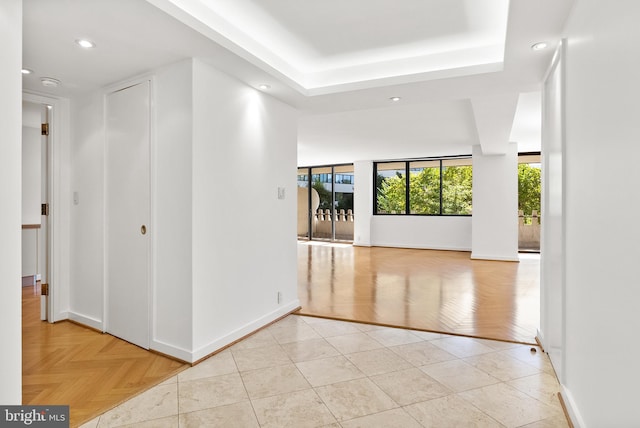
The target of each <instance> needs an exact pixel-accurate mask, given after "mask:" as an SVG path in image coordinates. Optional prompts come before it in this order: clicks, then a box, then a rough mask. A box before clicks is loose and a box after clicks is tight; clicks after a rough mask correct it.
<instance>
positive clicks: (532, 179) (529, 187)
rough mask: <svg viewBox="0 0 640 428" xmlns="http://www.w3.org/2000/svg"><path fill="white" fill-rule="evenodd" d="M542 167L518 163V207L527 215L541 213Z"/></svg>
mask: <svg viewBox="0 0 640 428" xmlns="http://www.w3.org/2000/svg"><path fill="white" fill-rule="evenodd" d="M540 187H541V181H540V168H536V167H533V166H531V165H529V164H526V163H521V164H519V165H518V209H519V210H522V211H523V212H524V214H525V215H531V212H532V211H533V210H536V211H538V214H540Z"/></svg>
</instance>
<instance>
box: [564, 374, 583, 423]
mask: <svg viewBox="0 0 640 428" xmlns="http://www.w3.org/2000/svg"><path fill="white" fill-rule="evenodd" d="M560 387H561V388H562V391H561V392H560V394H561V395H562V399H563V400H564V405H565V407H566V409H567V413H569V419H571V423H572V424H573V426H574V428H587V425H586V424H585V423H584V419H582V416H581V415H580V412H579V411H578V407H577V406H576V403H575V401H574V400H573V395H571V392H570V391H569V390H568V389H567V388H566V387H565V386H564V385H560Z"/></svg>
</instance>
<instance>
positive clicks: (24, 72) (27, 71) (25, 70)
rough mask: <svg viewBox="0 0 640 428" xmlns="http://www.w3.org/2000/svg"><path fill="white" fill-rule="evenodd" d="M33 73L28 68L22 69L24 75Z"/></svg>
mask: <svg viewBox="0 0 640 428" xmlns="http://www.w3.org/2000/svg"><path fill="white" fill-rule="evenodd" d="M31 73H33V70H30V69H28V68H23V69H22V74H31Z"/></svg>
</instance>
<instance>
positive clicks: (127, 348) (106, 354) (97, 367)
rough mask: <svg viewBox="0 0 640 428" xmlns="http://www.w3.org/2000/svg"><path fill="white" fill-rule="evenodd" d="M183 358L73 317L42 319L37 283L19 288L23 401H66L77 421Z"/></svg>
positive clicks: (172, 370)
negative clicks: (76, 321) (165, 354)
mask: <svg viewBox="0 0 640 428" xmlns="http://www.w3.org/2000/svg"><path fill="white" fill-rule="evenodd" d="M187 367H188V365H187V364H183V363H180V362H177V361H175V360H172V359H169V358H166V357H163V356H161V355H157V354H154V353H152V352H148V351H145V350H144V349H142V348H139V347H137V346H135V345H132V344H130V343H127V342H125V341H123V340H120V339H117V338H115V337H113V336H111V335H108V334H102V333H99V332H97V331H94V330H91V329H88V328H85V327H82V326H80V325H77V324H74V323H72V322H67V321H63V322H59V323H56V324H49V323H47V322H44V321H40V292H39V288H38V289H35V287H31V286H29V287H23V288H22V383H23V387H22V388H23V389H22V402H23V404H34V405H48V404H63V405H69V406H70V419H71V426H78V425H80V424H82V423H84V422H86V421H88V420H90V419H92V418H94V417H95V416H98V415H99V414H101V413H103V412H105V411H107V410H109V409H111V408H113V407H115V406H116V405H118V404H120V403H122V402H123V401H125V400H127V399H129V398H131V397H132V396H134V395H136V394H138V393H140V392H142V391H144V390H146V389H148V388H150V387H152V386H154V385H156V384H158V383H160V382H162V381H163V380H165V379H168V378H169V377H171V376H174V375H175V374H176V373H178V372H180V371H182V370H183V369H185V368H187Z"/></svg>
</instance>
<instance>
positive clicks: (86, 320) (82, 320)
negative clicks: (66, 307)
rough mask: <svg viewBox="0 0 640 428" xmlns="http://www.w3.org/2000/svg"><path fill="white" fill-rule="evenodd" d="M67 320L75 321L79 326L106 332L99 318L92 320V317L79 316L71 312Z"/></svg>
mask: <svg viewBox="0 0 640 428" xmlns="http://www.w3.org/2000/svg"><path fill="white" fill-rule="evenodd" d="M67 319H70V320H71V321H75V322H77V323H78V324H82V325H86V326H87V327H91V328H94V329H96V330H100V331H102V332H104V328H103V325H102V320H99V319H97V318H92V317H90V316H87V315H82V314H78V313H76V312H69V313H68V318H67Z"/></svg>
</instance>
